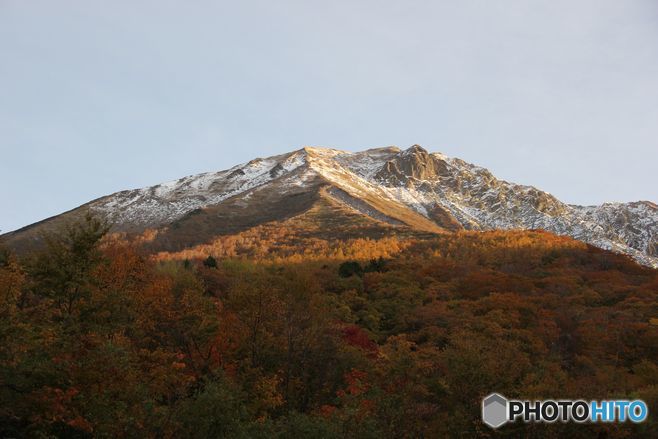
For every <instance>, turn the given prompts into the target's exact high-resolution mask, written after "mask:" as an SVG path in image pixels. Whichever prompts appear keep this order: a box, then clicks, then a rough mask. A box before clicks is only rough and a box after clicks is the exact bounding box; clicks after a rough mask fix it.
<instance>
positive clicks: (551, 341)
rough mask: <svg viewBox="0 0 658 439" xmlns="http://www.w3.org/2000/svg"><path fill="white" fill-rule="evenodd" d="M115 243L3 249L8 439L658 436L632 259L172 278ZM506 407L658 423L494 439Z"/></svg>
mask: <svg viewBox="0 0 658 439" xmlns="http://www.w3.org/2000/svg"><path fill="white" fill-rule="evenodd" d="M107 232H108V227H107V226H106V225H105V224H104V223H103V222H102V221H100V220H98V219H96V218H93V217H91V216H89V217H87V218H86V219H85V220H84V221H81V222H79V223H76V224H71V225H70V226H69V227H67V228H66V229H64V230H61V231H60V232H59V233H57V234H53V235H51V236H49V237H47V239H46V245H44V246H43V248H42V249H41V250H40V251H38V252H36V253H33V254H29V255H20V256H19V255H15V254H13V253H12V252H11V251H9V250H7V249H4V250H2V251H0V437H41V438H48V437H73V438H75V437H80V438H83V437H140V438H142V437H153V438H155V437H158V438H160V437H162V438H183V437H198V438H211V437H213V438H214V437H231V438H234V437H235V438H241V437H243V438H252V437H254V438H258V437H262V438H277V437H279V438H306V437H308V438H423V437H425V438H435V437H474V436H481V437H519V436H523V437H536V438H540V437H592V436H594V437H597V436H598V437H658V422H657V421H656V420H655V416H654V415H653V413H652V410H655V408H656V407H657V404H658V300H657V299H658V271H656V270H652V269H648V268H644V267H641V266H639V265H637V264H636V263H634V262H633V261H631V260H630V259H629V258H627V257H624V256H620V255H615V254H612V253H609V252H605V251H603V250H599V249H595V248H593V247H589V246H587V245H585V244H582V243H580V242H577V241H574V240H572V239H569V238H564V237H557V236H555V235H552V234H549V233H545V232H540V231H536V232H535V231H523V232H522V231H509V232H486V233H475V232H460V233H455V234H445V235H439V236H435V237H432V238H425V239H414V238H412V237H409V238H404V239H401V240H391V238H383V239H382V240H361V241H355V240H352V241H347V240H346V241H334V242H329V241H326V242H325V243H324V244H322V243H318V242H316V243H315V246H312V247H304V246H303V245H302V244H299V245H298V247H299V248H297V251H295V248H294V247H287V248H286V252H285V254H283V255H282V254H277V253H276V252H274V251H271V249H269V250H268V251H263V252H255V253H254V252H253V251H252V252H251V253H249V252H246V253H244V252H243V253H241V252H240V251H239V250H240V249H239V245H237V244H236V245H234V247H233V250H231V251H230V252H224V253H221V252H216V253H214V254H212V253H208V254H204V255H199V254H196V255H195V256H196V257H190V258H188V259H176V258H167V257H163V256H162V255H159V256H158V257H153V256H151V255H149V254H148V253H146V252H145V251H144V250H143V248H142V247H140V246H139V245H137V244H135V243H128V242H127V241H125V240H119V239H115V238H112V237H111V236H110V235H108V234H107ZM284 235H286V236H287V234H286V233H284V232H281V236H284ZM276 240H280V239H279V238H276ZM212 249H213V248H212V247H208V250H209V252H210V251H211V250H212ZM236 249H237V250H236ZM328 249H330V251H328ZM252 250H253V249H252ZM493 391H497V392H500V393H502V394H504V395H505V396H507V397H510V398H524V399H525V398H529V399H534V398H550V397H552V398H584V399H588V400H589V399H605V398H613V397H614V398H617V397H620V398H626V399H628V398H641V399H644V400H645V401H646V402H647V403H648V405H649V411H650V414H649V419H648V422H646V423H643V424H637V425H635V424H631V423H623V424H594V425H589V424H584V425H580V424H561V423H555V424H523V423H515V424H509V425H506V426H504V427H503V428H501V429H500V430H491V429H489V428H488V427H486V426H485V425H483V424H482V422H481V420H480V401H481V399H482V397H483V396H485V395H487V394H488V393H491V392H493Z"/></svg>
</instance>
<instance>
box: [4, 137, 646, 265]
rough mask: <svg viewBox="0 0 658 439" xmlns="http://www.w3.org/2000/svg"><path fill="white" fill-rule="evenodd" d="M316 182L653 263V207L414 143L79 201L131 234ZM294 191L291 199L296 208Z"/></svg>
mask: <svg viewBox="0 0 658 439" xmlns="http://www.w3.org/2000/svg"><path fill="white" fill-rule="evenodd" d="M321 186H327V187H329V190H327V191H325V192H324V193H326V194H327V196H330V197H333V198H334V199H335V200H336V202H338V203H341V204H342V205H344V206H345V207H346V208H350V209H352V210H353V211H354V212H358V213H359V214H362V215H367V216H369V217H371V218H372V219H375V220H377V221H381V222H386V223H389V224H405V225H406V226H408V227H411V228H412V229H416V230H422V231H441V230H456V229H459V228H464V229H468V230H492V229H544V230H547V231H550V232H553V233H556V234H560V235H568V236H571V237H574V238H576V239H579V240H582V241H585V242H588V243H590V244H592V245H595V246H598V247H601V248H605V249H609V250H613V251H616V252H621V253H626V254H628V255H631V256H632V257H634V258H635V259H636V260H637V261H638V262H640V263H642V264H645V265H648V266H653V267H658V244H657V239H658V206H656V204H654V203H652V202H648V201H640V202H633V203H606V204H603V205H602V206H587V207H584V206H575V205H569V204H566V203H563V202H561V201H560V200H558V199H557V198H555V197H554V196H552V195H550V194H548V193H546V192H543V191H541V190H538V189H536V188H534V187H532V186H524V185H519V184H515V183H510V182H506V181H503V180H499V179H497V178H496V177H495V176H494V175H492V174H491V172H489V171H488V170H487V169H484V168H482V167H479V166H475V165H472V164H469V163H466V162H464V161H463V160H460V159H457V158H450V157H446V156H445V155H443V154H439V153H429V152H427V151H426V150H424V149H423V148H421V147H420V146H418V145H414V146H412V147H411V148H408V149H406V150H404V151H402V150H400V149H399V148H397V147H386V148H375V149H369V150H366V151H361V152H346V151H340V150H336V149H328V148H311V147H306V148H303V149H300V150H297V151H293V152H291V153H287V154H282V155H278V156H273V157H269V158H264V159H255V160H252V161H250V162H248V163H245V164H242V165H238V166H234V167H233V168H231V169H228V170H225V171H220V172H210V173H204V174H199V175H193V176H188V177H184V178H181V179H179V180H175V181H171V182H167V183H163V184H159V185H156V186H152V187H148V188H144V189H136V190H128V191H122V192H118V193H116V194H113V195H109V196H107V197H103V198H100V199H98V200H95V201H92V202H91V203H88V204H87V205H85V206H83V207H85V208H86V207H88V208H90V209H91V210H93V211H95V212H97V213H100V214H101V215H104V216H106V217H107V218H108V219H109V220H110V221H111V222H112V223H113V224H114V226H115V229H116V230H120V231H129V232H130V231H135V232H140V231H143V230H145V229H147V228H151V229H161V228H163V229H167V228H169V227H171V226H172V225H175V223H176V222H177V221H179V220H180V219H181V218H183V217H185V216H189V215H191V214H194V213H195V212H197V211H200V210H204V211H206V210H207V211H208V212H209V213H210V211H211V210H212V212H215V211H216V210H217V209H218V208H220V207H221V209H220V210H221V211H222V214H221V215H223V216H222V217H223V218H228V221H247V222H248V223H249V224H251V223H253V222H254V221H259V219H258V218H257V217H249V216H248V215H249V214H248V213H245V212H252V211H253V212H262V211H267V210H268V209H270V208H271V207H272V206H269V207H268V203H270V204H271V202H270V201H268V200H272V194H276V198H277V200H278V201H277V203H279V204H277V206H278V207H277V209H279V210H280V209H283V210H285V208H286V201H285V200H286V199H287V198H286V197H288V196H289V197H293V198H294V197H298V196H299V195H300V194H302V193H306V194H308V195H309V196H311V198H307V199H309V200H310V199H312V196H313V194H315V193H318V190H319V187H321ZM293 198H290V200H291V202H290V204H289V206H292V205H293V204H294V205H295V206H301V205H300V204H299V203H297V204H295V203H294V202H293V201H292V200H293ZM297 199H299V198H297ZM248 206H251V208H252V209H253V210H249V211H243V212H242V213H241V214H240V215H237V211H236V210H235V209H243V208H245V207H248ZM208 209H210V210H208ZM213 209H214V210H213ZM279 210H277V212H278V213H277V214H281V212H280V211H279ZM74 212H75V211H74ZM213 215H216V213H213ZM245 215H247V216H245ZM231 218H233V220H232V219H231ZM263 218H265V216H263ZM245 224H246V223H245ZM35 227H38V225H36V226H35ZM208 227H209V228H210V229H209V230H211V231H212V230H215V229H213V228H212V227H215V226H212V225H208ZM29 228H30V227H27V228H26V229H29ZM214 233H221V230H217V231H216V232H214ZM20 234H21V231H17V232H14V233H13V234H12V235H14V237H16V236H17V235H20ZM204 236H205V235H204ZM198 238H201V236H199V237H198ZM31 239H32V238H31Z"/></svg>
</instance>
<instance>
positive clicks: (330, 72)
mask: <svg viewBox="0 0 658 439" xmlns="http://www.w3.org/2000/svg"><path fill="white" fill-rule="evenodd" d="M414 143H418V144H421V145H423V146H425V147H426V148H427V149H430V150H432V151H440V152H443V153H445V154H447V155H450V156H456V157H460V158H462V159H465V160H467V161H470V162H473V163H476V164H479V165H481V166H485V167H487V168H489V169H490V170H491V171H492V172H493V173H494V174H495V175H497V176H499V177H501V178H504V179H506V180H510V181H515V182H518V183H524V184H531V185H534V186H536V187H538V188H540V189H543V190H546V191H548V192H551V193H553V194H554V195H556V196H557V197H559V198H560V199H562V200H564V201H566V202H570V203H579V204H594V203H601V202H603V201H632V200H639V199H644V200H651V201H654V202H655V201H658V185H657V184H656V168H657V167H658V166H657V162H658V1H656V0H626V1H619V0H536V1H533V0H509V1H505V0H499V1H491V0H479V1H464V0H460V1H457V0H454V1H437V0H433V1H413V0H409V1H385V0H373V1H360V0H345V1H339V0H333V1H309V0H306V1H285V0H278V1H272V0H265V1H249V0H241V1H203V0H195V1H183V0H180V1H168V0H154V1H140V0H130V1H128V0H112V1H90V0H77V1H72V0H58V1H52V0H43V1H39V0H0V229H2V230H4V231H9V230H12V229H15V228H18V227H21V226H24V225H27V224H29V223H32V222H34V221H38V220H41V219H43V218H45V217H48V216H51V215H55V214H58V213H60V212H63V211H65V210H68V209H71V208H74V207H76V206H78V205H80V204H82V203H84V202H86V201H89V200H91V199H93V198H96V197H99V196H102V195H106V194H109V193H112V192H116V191H119V190H123V189H129V188H135V187H142V186H147V185H152V184H157V183H160V182H162V181H167V180H171V179H175V178H178V177H182V176H184V175H188V174H193V173H198V172H203V171H212V170H220V169H225V168H228V167H230V166H233V165H235V164H237V163H240V162H244V161H248V160H250V159H252V158H254V157H258V156H261V157H262V156H268V155H272V154H276V153H282V152H286V151H290V150H293V149H297V148H299V147H301V146H303V145H316V146H330V147H336V148H340V149H347V150H361V149H366V148H370V147H376V146H385V145H397V146H400V147H403V148H406V147H407V146H409V145H412V144H414Z"/></svg>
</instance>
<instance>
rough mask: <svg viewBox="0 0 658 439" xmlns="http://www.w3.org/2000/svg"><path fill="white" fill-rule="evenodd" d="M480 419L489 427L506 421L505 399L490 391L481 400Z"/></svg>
mask: <svg viewBox="0 0 658 439" xmlns="http://www.w3.org/2000/svg"><path fill="white" fill-rule="evenodd" d="M482 421H483V422H484V423H485V424H487V425H488V426H489V427H491V428H498V427H500V426H502V425H503V424H505V423H506V422H507V399H506V398H505V397H504V396H503V395H500V394H498V393H492V394H491V395H489V396H487V397H486V398H484V399H483V400H482Z"/></svg>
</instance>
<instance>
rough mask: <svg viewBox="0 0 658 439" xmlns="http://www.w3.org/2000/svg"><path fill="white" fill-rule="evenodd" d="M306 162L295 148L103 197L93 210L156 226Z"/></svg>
mask: <svg viewBox="0 0 658 439" xmlns="http://www.w3.org/2000/svg"><path fill="white" fill-rule="evenodd" d="M304 163H305V155H304V154H303V153H302V152H299V151H296V152H293V153H290V154H284V155H280V156H275V157H269V158H266V159H255V160H252V161H250V162H249V163H246V164H243V165H238V166H234V167H232V168H231V169H227V170H225V171H220V172H209V173H204V174H198V175H192V176H188V177H183V178H180V179H178V180H174V181H170V182H167V183H162V184H159V185H156V186H152V187H148V188H144V189H136V190H129V191H123V192H118V193H116V194H114V195H110V196H109V197H105V198H101V199H100V200H98V201H96V202H94V203H93V204H92V209H93V210H96V211H97V212H99V213H102V214H105V215H106V216H107V217H108V218H109V219H110V220H111V221H112V222H113V223H116V224H118V225H120V226H121V225H124V224H125V225H130V227H125V228H127V229H131V228H135V227H140V226H143V227H154V226H158V225H164V224H167V223H169V222H172V221H174V220H176V219H178V218H180V217H182V216H183V215H185V214H187V213H189V212H191V211H194V210H195V209H199V208H203V207H206V206H210V205H213V204H218V203H221V202H222V201H223V200H225V199H227V198H230V197H233V196H236V195H239V194H246V193H248V191H249V190H251V189H253V188H256V187H258V186H261V185H263V184H266V183H268V182H271V181H272V180H276V179H278V178H280V177H282V176H284V175H287V174H289V173H290V172H292V171H294V170H295V169H297V168H299V167H300V166H302V165H303V164H304Z"/></svg>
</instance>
